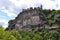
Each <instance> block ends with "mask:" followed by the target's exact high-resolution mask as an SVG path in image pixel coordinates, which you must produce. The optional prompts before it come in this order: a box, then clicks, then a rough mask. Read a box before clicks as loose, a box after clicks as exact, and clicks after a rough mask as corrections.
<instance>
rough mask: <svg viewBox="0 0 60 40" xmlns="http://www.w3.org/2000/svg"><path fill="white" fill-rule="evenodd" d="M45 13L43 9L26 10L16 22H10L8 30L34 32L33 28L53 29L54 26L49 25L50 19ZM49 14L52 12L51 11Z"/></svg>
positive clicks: (19, 15)
mask: <svg viewBox="0 0 60 40" xmlns="http://www.w3.org/2000/svg"><path fill="white" fill-rule="evenodd" d="M45 12H46V10H45ZM45 12H44V10H43V9H42V7H37V8H29V9H24V10H23V11H22V12H20V13H19V14H18V16H17V17H16V18H15V19H14V20H10V21H9V22H8V23H9V26H8V28H7V29H8V30H14V29H15V30H32V29H33V28H36V29H42V28H43V27H45V28H47V29H49V28H52V26H50V25H49V24H48V18H46V16H47V13H45ZM49 12H51V10H50V11H49Z"/></svg>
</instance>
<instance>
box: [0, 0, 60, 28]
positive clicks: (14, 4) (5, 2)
mask: <svg viewBox="0 0 60 40" xmlns="http://www.w3.org/2000/svg"><path fill="white" fill-rule="evenodd" d="M41 4H42V5H43V9H56V10H58V9H60V0H0V25H2V26H3V27H4V28H6V27H7V26H8V21H9V20H11V19H14V18H15V17H16V16H17V15H18V13H19V12H20V11H21V10H22V9H25V8H29V7H38V6H40V5H41Z"/></svg>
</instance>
